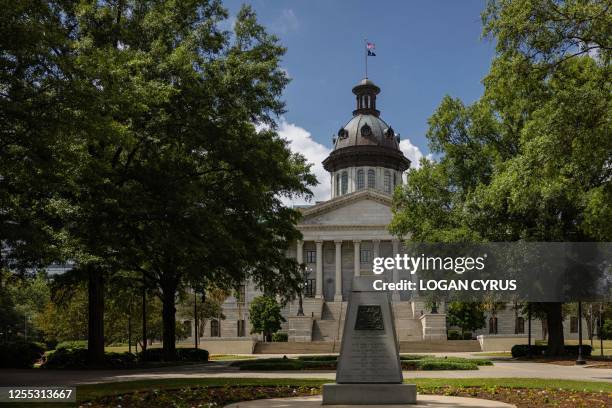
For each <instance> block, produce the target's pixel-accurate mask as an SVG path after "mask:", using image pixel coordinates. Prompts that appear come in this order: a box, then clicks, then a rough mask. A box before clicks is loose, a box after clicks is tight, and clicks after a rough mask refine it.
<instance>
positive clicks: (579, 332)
mask: <svg viewBox="0 0 612 408" xmlns="http://www.w3.org/2000/svg"><path fill="white" fill-rule="evenodd" d="M585 364H586V361H585V360H584V358H583V357H582V302H578V359H577V360H576V365H585Z"/></svg>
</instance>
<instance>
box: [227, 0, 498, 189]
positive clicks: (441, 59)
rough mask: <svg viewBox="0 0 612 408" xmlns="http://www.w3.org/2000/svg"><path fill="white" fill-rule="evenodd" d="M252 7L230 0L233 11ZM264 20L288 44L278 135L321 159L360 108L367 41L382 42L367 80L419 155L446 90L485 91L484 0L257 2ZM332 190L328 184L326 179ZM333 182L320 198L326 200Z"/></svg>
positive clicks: (459, 93)
mask: <svg viewBox="0 0 612 408" xmlns="http://www.w3.org/2000/svg"><path fill="white" fill-rule="evenodd" d="M243 3H244V1H239V0H225V1H224V4H225V6H226V7H227V8H228V9H229V10H230V13H231V14H232V15H235V13H236V11H237V10H238V9H239V7H240V5H241V4H243ZM249 4H251V5H252V7H253V8H254V10H255V11H256V12H257V15H258V18H259V20H260V22H261V23H262V24H264V25H265V26H266V27H267V28H268V30H269V31H270V32H273V33H274V34H276V35H277V36H278V37H279V38H280V40H281V42H282V44H283V45H284V46H285V47H287V54H286V55H285V58H284V60H283V63H282V65H283V67H284V68H285V69H286V70H287V72H288V73H289V76H290V77H291V78H292V81H291V83H290V84H289V85H288V87H287V88H286V90H285V93H284V99H285V101H286V103H287V113H286V114H285V115H284V118H283V120H282V121H281V128H280V132H281V134H282V135H283V136H285V137H287V138H288V139H289V140H292V141H293V142H292V148H293V149H294V150H298V151H301V152H302V153H304V154H305V155H306V156H307V157H308V158H309V159H310V160H312V161H313V163H314V164H315V165H316V169H315V171H316V173H318V174H319V176H320V177H319V178H320V179H321V178H323V177H326V174H325V172H324V171H323V172H322V168H321V167H320V166H319V164H318V163H316V161H317V160H319V161H320V160H322V158H324V157H325V156H326V155H327V154H328V152H329V149H330V147H331V143H332V142H331V138H332V134H334V133H336V132H337V130H338V129H339V128H340V126H342V125H344V124H345V123H346V122H347V121H348V120H349V119H350V118H351V112H352V110H353V109H354V106H353V105H354V99H353V94H352V93H351V88H352V87H353V85H355V84H356V83H357V82H359V81H360V80H361V79H362V78H363V77H364V61H363V60H364V41H363V40H364V39H365V38H367V39H368V40H369V41H371V42H374V43H375V44H376V54H377V56H376V57H372V58H370V59H369V62H368V64H369V69H368V71H369V72H368V74H369V75H368V76H369V78H370V79H371V80H373V81H374V82H375V83H376V84H377V85H378V86H380V87H381V89H382V92H381V94H380V95H379V97H378V101H377V105H378V108H379V109H380V110H381V116H382V118H383V119H385V121H386V122H387V123H389V124H390V125H391V126H393V128H394V129H395V131H396V132H398V133H400V134H401V138H402V140H404V142H403V143H402V148H403V150H404V152H405V153H406V155H407V156H409V158H411V159H415V158H417V157H419V155H420V154H423V155H427V154H428V153H429V151H428V147H427V140H426V138H425V133H426V131H427V119H428V118H429V117H430V116H431V114H432V113H433V112H434V110H435V109H436V107H437V106H438V104H439V103H440V101H441V99H442V97H443V96H444V95H446V94H448V95H451V96H454V97H460V98H461V99H463V100H464V101H466V102H472V101H474V100H476V99H477V98H478V97H479V96H480V95H481V94H482V90H483V88H482V84H481V80H482V78H483V77H484V75H485V74H486V73H487V71H488V69H489V66H490V63H491V59H492V57H493V54H494V44H493V43H492V42H491V41H490V40H483V39H481V30H482V27H481V21H480V12H481V11H482V9H483V7H484V0H462V1H451V0H435V1H419V2H417V1H399V0H397V1H348V0H346V1H339V0H336V1H334V0H308V1H306V0H301V1H297V0H295V1H293V0H283V1H281V0H254V1H250V2H249ZM320 182H321V183H322V184H325V185H326V184H328V180H327V179H323V180H320ZM324 189H325V186H321V188H320V191H316V193H317V194H316V195H317V199H327V198H328V197H325V194H327V193H328V191H325V190H324Z"/></svg>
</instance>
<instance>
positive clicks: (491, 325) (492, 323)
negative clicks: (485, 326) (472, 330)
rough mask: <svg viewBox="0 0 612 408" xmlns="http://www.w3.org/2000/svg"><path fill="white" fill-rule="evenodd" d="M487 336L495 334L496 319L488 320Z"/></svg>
mask: <svg viewBox="0 0 612 408" xmlns="http://www.w3.org/2000/svg"><path fill="white" fill-rule="evenodd" d="M489 334H497V317H491V318H489Z"/></svg>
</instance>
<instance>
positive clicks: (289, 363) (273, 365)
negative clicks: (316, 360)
mask: <svg viewBox="0 0 612 408" xmlns="http://www.w3.org/2000/svg"><path fill="white" fill-rule="evenodd" d="M244 363H245V364H241V365H240V370H256V371H276V370H302V369H303V368H304V365H305V363H307V362H305V361H300V360H289V359H286V360H283V361H268V359H265V360H261V361H256V360H251V361H245V362H244Z"/></svg>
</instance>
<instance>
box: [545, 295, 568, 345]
mask: <svg viewBox="0 0 612 408" xmlns="http://www.w3.org/2000/svg"><path fill="white" fill-rule="evenodd" d="M561 306H562V304H561V303H558V302H557V303H547V304H546V322H547V324H548V349H547V350H546V353H547V354H548V355H550V356H559V355H562V354H564V353H565V348H564V338H563V315H562V313H561Z"/></svg>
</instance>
